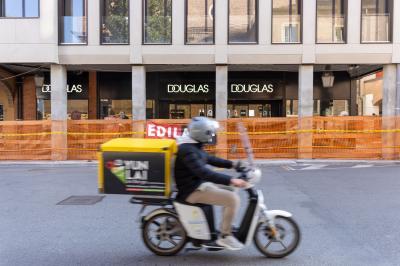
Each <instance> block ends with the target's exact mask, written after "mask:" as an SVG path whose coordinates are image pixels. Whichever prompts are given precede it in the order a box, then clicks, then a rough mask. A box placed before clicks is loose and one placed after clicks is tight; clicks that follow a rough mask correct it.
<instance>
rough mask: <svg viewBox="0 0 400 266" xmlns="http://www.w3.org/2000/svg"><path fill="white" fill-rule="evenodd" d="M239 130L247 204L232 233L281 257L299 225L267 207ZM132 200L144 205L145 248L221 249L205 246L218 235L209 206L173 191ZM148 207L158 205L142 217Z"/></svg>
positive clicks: (295, 241)
mask: <svg viewBox="0 0 400 266" xmlns="http://www.w3.org/2000/svg"><path fill="white" fill-rule="evenodd" d="M239 131H240V132H241V137H242V143H243V146H244V147H245V151H246V153H247V155H248V161H249V166H248V167H246V168H241V169H239V172H240V178H242V179H244V180H246V181H247V182H248V184H249V185H248V187H246V188H245V191H246V192H247V194H248V199H247V200H248V204H247V209H246V211H245V214H244V216H243V218H242V220H241V223H240V226H239V227H238V228H234V229H233V231H232V232H233V234H234V236H235V237H236V238H237V239H238V240H239V241H240V242H241V243H243V244H244V246H245V247H246V246H249V245H250V244H251V242H252V241H254V244H255V246H256V247H257V249H258V250H259V251H260V252H261V253H262V254H264V255H265V256H267V257H270V258H283V257H285V256H288V255H289V254H291V253H292V252H293V251H295V250H296V248H297V247H298V245H299V242H300V238H301V234H300V229H299V226H298V225H297V223H296V222H295V220H294V219H293V215H292V214H291V213H289V212H287V211H283V210H269V209H268V208H267V206H266V204H265V202H264V195H263V192H262V191H261V190H260V189H256V184H257V183H258V182H259V181H260V178H261V176H262V173H261V170H260V169H259V168H258V167H256V166H255V165H254V163H253V157H252V150H251V146H250V141H249V140H248V136H247V133H246V132H245V130H244V128H243V127H242V126H241V127H239ZM131 203H134V204H142V205H143V206H142V209H141V210H140V214H139V216H140V217H141V218H140V223H141V230H142V238H143V241H144V243H145V245H146V247H147V248H148V249H149V250H150V251H152V252H153V253H154V254H157V255H160V256H172V255H176V254H177V253H178V252H180V251H181V250H182V249H183V248H184V247H185V246H186V244H187V243H191V244H192V246H193V248H190V249H188V250H193V249H196V250H197V249H201V248H202V247H204V248H206V249H208V250H210V251H216V250H223V249H224V248H223V247H211V246H209V245H208V243H210V242H211V241H213V240H216V239H217V237H218V232H217V231H216V230H215V228H214V214H213V209H212V206H210V205H204V204H190V203H187V202H182V201H178V200H176V199H175V198H174V195H173V194H172V195H171V197H170V198H168V199H165V200H160V199H150V198H149V199H135V198H132V199H131ZM147 206H158V207H159V208H157V209H155V210H153V211H151V212H150V213H148V214H146V215H144V216H141V214H142V213H143V212H144V210H145V208H146V207H147Z"/></svg>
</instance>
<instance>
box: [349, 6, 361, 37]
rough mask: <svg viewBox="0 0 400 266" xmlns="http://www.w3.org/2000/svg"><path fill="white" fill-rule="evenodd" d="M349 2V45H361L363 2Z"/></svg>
mask: <svg viewBox="0 0 400 266" xmlns="http://www.w3.org/2000/svg"><path fill="white" fill-rule="evenodd" d="M347 2H348V7H347V10H348V14H347V17H348V18H349V19H347V21H348V22H347V32H349V34H348V40H347V43H349V44H359V43H360V34H361V0H351V1H347Z"/></svg>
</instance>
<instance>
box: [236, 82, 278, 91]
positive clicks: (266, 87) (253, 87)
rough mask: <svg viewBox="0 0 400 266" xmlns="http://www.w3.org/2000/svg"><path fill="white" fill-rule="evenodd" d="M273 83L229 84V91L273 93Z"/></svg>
mask: <svg viewBox="0 0 400 266" xmlns="http://www.w3.org/2000/svg"><path fill="white" fill-rule="evenodd" d="M273 92H274V84H231V93H273Z"/></svg>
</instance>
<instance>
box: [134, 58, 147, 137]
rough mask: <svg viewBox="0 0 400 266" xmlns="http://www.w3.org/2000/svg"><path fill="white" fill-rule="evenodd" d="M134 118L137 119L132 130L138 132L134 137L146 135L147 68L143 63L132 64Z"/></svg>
mask: <svg viewBox="0 0 400 266" xmlns="http://www.w3.org/2000/svg"><path fill="white" fill-rule="evenodd" d="M132 119H133V120H135V121H134V122H133V125H132V130H133V131H134V132H137V133H135V134H134V135H133V137H140V138H141V137H144V135H143V132H144V125H145V122H144V121H145V120H146V68H145V66H142V65H137V66H132Z"/></svg>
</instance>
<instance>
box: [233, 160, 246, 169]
mask: <svg viewBox="0 0 400 266" xmlns="http://www.w3.org/2000/svg"><path fill="white" fill-rule="evenodd" d="M247 167H248V165H247V163H246V162H243V161H241V160H238V161H235V162H233V164H232V168H234V169H235V170H236V171H237V172H243V171H244V170H246V168H247Z"/></svg>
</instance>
